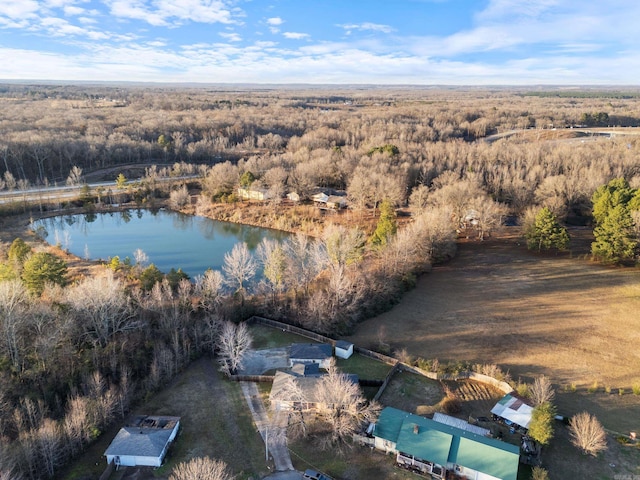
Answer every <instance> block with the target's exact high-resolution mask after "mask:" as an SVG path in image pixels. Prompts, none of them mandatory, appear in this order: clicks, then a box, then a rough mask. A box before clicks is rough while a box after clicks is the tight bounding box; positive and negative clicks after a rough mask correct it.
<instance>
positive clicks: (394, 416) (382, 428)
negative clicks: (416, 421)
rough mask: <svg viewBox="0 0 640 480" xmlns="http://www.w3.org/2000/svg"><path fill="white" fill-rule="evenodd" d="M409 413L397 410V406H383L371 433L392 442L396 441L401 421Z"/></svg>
mask: <svg viewBox="0 0 640 480" xmlns="http://www.w3.org/2000/svg"><path fill="white" fill-rule="evenodd" d="M409 415H411V414H410V413H408V412H403V411H402V410H398V409H397V408H393V407H386V408H384V409H383V410H382V412H380V416H379V417H378V421H377V422H376V426H375V429H374V431H373V434H374V435H375V436H376V437H379V438H384V439H385V440H389V441H391V442H394V443H395V442H397V441H398V435H399V434H400V428H402V423H403V422H404V419H405V418H407V417H408V416H409Z"/></svg>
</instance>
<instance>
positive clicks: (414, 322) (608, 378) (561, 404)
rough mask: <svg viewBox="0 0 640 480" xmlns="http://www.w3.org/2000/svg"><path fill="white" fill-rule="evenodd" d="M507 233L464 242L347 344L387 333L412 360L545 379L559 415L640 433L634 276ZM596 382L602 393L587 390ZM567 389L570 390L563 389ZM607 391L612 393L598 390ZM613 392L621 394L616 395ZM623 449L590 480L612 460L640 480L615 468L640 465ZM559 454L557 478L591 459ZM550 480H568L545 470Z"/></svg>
mask: <svg viewBox="0 0 640 480" xmlns="http://www.w3.org/2000/svg"><path fill="white" fill-rule="evenodd" d="M513 228H514V227H509V228H504V229H503V231H502V232H499V233H500V235H499V236H494V237H493V238H490V239H489V240H488V241H485V242H466V243H461V244H460V245H459V252H458V254H457V256H456V258H455V259H453V260H452V261H451V262H450V263H448V264H446V265H442V266H437V267H435V268H434V269H433V271H432V272H431V273H430V274H428V275H425V276H423V277H422V278H420V279H419V281H418V285H417V287H416V288H415V289H414V290H413V291H411V292H408V293H407V294H406V295H405V297H404V298H403V300H402V301H401V302H400V303H399V304H398V305H397V306H396V307H394V308H393V309H392V310H390V311H389V312H386V313H384V314H382V315H379V316H378V317H375V318H373V319H370V320H367V321H365V322H363V323H361V324H360V325H358V326H357V328H356V331H355V332H354V335H352V336H351V337H349V340H350V341H352V342H354V343H356V344H357V345H360V346H363V347H375V345H377V344H378V343H379V337H380V334H384V332H387V335H386V337H385V338H383V340H384V341H385V342H386V343H388V344H390V345H391V348H392V349H393V350H400V349H402V348H405V349H406V350H407V352H408V353H409V354H410V355H412V356H414V357H416V356H421V357H423V358H427V359H431V358H438V359H440V360H441V361H446V360H467V361H470V362H472V363H490V364H494V363H495V364H498V365H500V366H501V367H502V368H503V370H508V371H509V372H510V373H511V375H512V376H513V377H514V378H516V379H517V378H519V377H520V378H522V379H523V380H525V381H531V380H532V379H533V378H534V377H535V376H538V375H541V374H545V375H547V376H549V377H550V378H551V380H552V382H553V383H554V384H555V386H556V387H557V390H558V395H557V400H556V402H557V405H558V409H559V411H560V413H562V414H564V415H568V416H571V415H573V414H575V413H578V412H580V411H582V410H587V411H589V412H592V413H594V414H595V415H596V416H597V417H598V418H599V419H600V421H601V422H602V423H603V424H604V426H605V427H606V428H609V429H611V430H613V431H616V432H622V433H628V432H630V431H636V432H638V431H640V396H636V395H633V394H632V393H631V392H630V390H631V386H632V385H633V384H634V383H640V370H639V369H638V366H639V365H640V349H638V344H639V343H640V315H638V311H640V275H638V270H637V269H633V268H626V269H625V268H614V267H605V266H601V265H597V264H594V263H592V262H590V261H589V260H588V259H586V258H584V257H583V256H582V255H576V252H575V251H574V256H573V257H572V256H571V255H568V254H564V255H557V256H556V255H538V254H535V253H532V252H528V251H527V250H526V248H525V247H524V245H523V242H522V240H521V238H520V237H519V231H518V230H517V229H516V230H513ZM570 233H572V234H573V236H574V237H577V236H580V235H582V236H584V235H585V232H584V231H574V232H570ZM584 243H585V244H586V245H588V239H586V241H585V242H584ZM582 251H584V250H582ZM594 382H598V383H599V385H600V390H599V391H598V392H597V393H594V394H590V393H588V391H587V390H588V387H589V386H591V385H592V384H593V383H594ZM571 384H575V385H576V388H577V391H576V392H571V391H565V388H564V387H565V386H566V385H571ZM605 385H606V386H610V387H611V390H612V392H615V394H607V393H605V392H604V389H603V386H605ZM618 388H624V389H625V392H626V393H625V394H624V395H622V396H619V395H617V391H618ZM558 441H559V442H566V443H568V440H562V439H559V440H558ZM625 448H627V450H624V452H627V453H624V455H626V456H631V457H632V459H633V460H632V461H628V460H627V461H625V459H624V458H622V457H620V458H617V457H616V455H618V454H619V455H623V453H622V451H621V450H620V449H619V448H612V449H611V452H610V453H609V454H607V456H606V460H607V461H606V463H605V461H603V460H602V459H598V462H599V463H598V465H601V467H598V468H596V467H593V465H592V467H593V468H592V470H593V473H594V478H612V476H611V473H612V472H611V471H608V470H607V468H609V467H607V465H608V464H609V463H612V464H615V465H618V470H616V474H638V472H637V470H633V469H632V468H631V467H629V468H627V469H625V468H626V467H623V466H622V465H633V464H634V463H633V462H635V465H640V456H638V454H637V453H636V452H639V451H638V450H636V452H631V453H628V452H629V450H628V447H625ZM560 451H563V449H561V448H558V446H557V445H554V448H550V449H549V450H548V452H549V453H548V454H547V456H546V460H545V461H548V462H549V463H550V464H551V465H553V466H554V470H555V472H560V471H563V470H562V468H561V467H560V466H561V465H566V469H565V470H564V472H565V473H566V472H570V471H571V469H572V468H574V467H576V466H577V465H578V464H580V465H582V464H583V463H584V464H585V465H591V464H592V463H593V462H591V461H590V460H589V459H587V458H584V457H582V456H581V455H580V454H579V453H577V450H576V449H575V448H573V447H571V446H570V445H567V449H566V451H563V454H562V455H561V456H560V454H559V453H558V452H560ZM576 468H577V467H576ZM598 476H600V477H598ZM551 478H552V479H555V478H568V477H567V476H565V477H563V476H562V475H560V474H558V473H554V472H551Z"/></svg>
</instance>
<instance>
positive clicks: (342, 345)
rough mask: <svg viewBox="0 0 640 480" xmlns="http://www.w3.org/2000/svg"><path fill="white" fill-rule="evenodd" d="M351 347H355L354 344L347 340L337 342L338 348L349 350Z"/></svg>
mask: <svg viewBox="0 0 640 480" xmlns="http://www.w3.org/2000/svg"><path fill="white" fill-rule="evenodd" d="M351 346H353V343H351V342H347V341H346V340H338V341H336V348H341V349H343V350H348V349H349V348H350V347H351Z"/></svg>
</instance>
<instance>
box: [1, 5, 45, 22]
mask: <svg viewBox="0 0 640 480" xmlns="http://www.w3.org/2000/svg"><path fill="white" fill-rule="evenodd" d="M39 9H40V5H39V4H38V2H36V1H35V0H20V1H1V2H0V16H3V17H8V18H11V19H13V20H25V19H28V18H33V17H35V16H36V13H37V12H38V10H39Z"/></svg>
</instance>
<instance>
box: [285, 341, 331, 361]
mask: <svg viewBox="0 0 640 480" xmlns="http://www.w3.org/2000/svg"><path fill="white" fill-rule="evenodd" d="M332 355H333V347H332V346H331V345H329V344H328V343H292V344H291V350H290V351H289V357H290V358H296V359H300V360H324V359H326V358H329V357H331V356H332Z"/></svg>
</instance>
